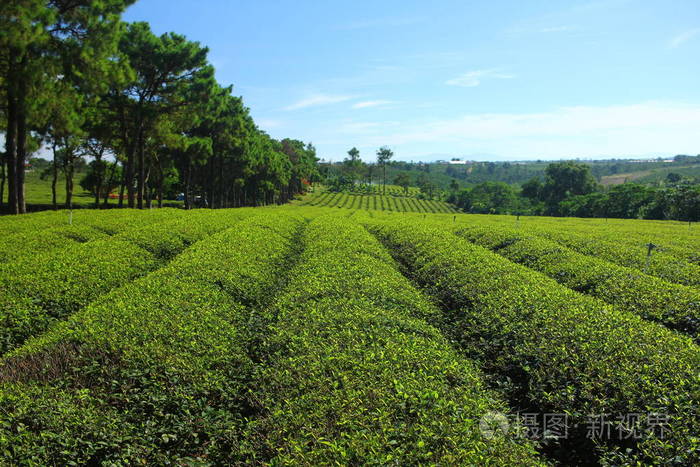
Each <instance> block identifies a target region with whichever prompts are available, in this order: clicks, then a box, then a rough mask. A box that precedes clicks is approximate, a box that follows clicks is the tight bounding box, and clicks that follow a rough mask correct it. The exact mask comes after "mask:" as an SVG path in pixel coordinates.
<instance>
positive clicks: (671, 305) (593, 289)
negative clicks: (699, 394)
mask: <svg viewBox="0 0 700 467" xmlns="http://www.w3.org/2000/svg"><path fill="white" fill-rule="evenodd" d="M457 234H458V235H460V236H462V237H464V238H466V239H468V240H469V241H471V242H473V243H476V244H477V245H480V246H483V247H486V248H488V249H490V250H492V251H495V252H496V253H498V254H499V255H501V256H503V257H505V258H508V259H509V260H511V261H514V262H516V263H519V264H522V265H524V266H527V267H528V268H530V269H534V270H536V271H539V272H541V273H544V274H546V275H547V276H549V277H551V278H552V279H554V280H556V281H557V282H559V283H560V284H562V285H565V286H567V287H569V288H570V289H573V290H576V291H579V292H582V293H585V294H588V295H592V296H594V297H597V298H600V299H601V300H603V301H605V302H607V303H610V304H612V305H614V306H615V307H616V308H618V309H619V310H626V311H630V312H632V313H636V314H638V315H640V316H642V317H643V318H645V319H649V320H652V321H658V322H660V323H662V324H664V325H665V326H667V327H669V328H671V329H675V330H678V331H680V332H683V333H686V334H688V335H690V336H691V337H693V338H694V339H696V340H697V339H698V333H699V332H700V291H698V290H696V289H694V288H692V287H686V286H683V285H679V284H674V283H670V282H666V281H663V280H661V279H659V278H657V277H654V276H648V275H646V274H643V273H641V272H640V271H639V270H636V269H631V268H626V267H624V266H618V265H617V264H614V263H610V262H607V261H603V260H601V259H598V258H595V257H591V256H585V255H582V254H580V253H576V252H575V251H573V250H570V249H568V248H566V247H564V246H562V245H559V244H558V243H556V242H552V241H550V240H546V239H543V238H539V237H536V236H534V235H531V234H527V233H523V232H521V231H518V230H515V229H506V228H497V227H478V226H477V227H469V228H461V229H459V230H458V231H457Z"/></svg>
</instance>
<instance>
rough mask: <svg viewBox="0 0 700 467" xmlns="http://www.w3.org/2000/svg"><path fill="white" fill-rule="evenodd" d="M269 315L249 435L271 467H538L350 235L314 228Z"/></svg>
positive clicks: (476, 380) (475, 376) (361, 237)
mask: <svg viewBox="0 0 700 467" xmlns="http://www.w3.org/2000/svg"><path fill="white" fill-rule="evenodd" d="M303 246H304V252H303V254H302V255H301V258H300V260H299V263H298V264H297V266H296V268H295V269H293V270H292V271H291V278H290V282H289V284H288V287H287V291H286V292H285V293H284V294H283V295H282V296H281V297H279V298H278V299H277V300H276V301H275V303H274V305H273V306H272V307H271V309H270V310H269V312H268V313H269V315H270V316H271V317H273V318H271V319H270V322H271V325H270V327H269V331H268V332H267V333H266V335H265V336H264V338H265V342H264V349H265V352H264V354H265V361H266V362H267V364H265V365H262V366H261V369H260V372H259V374H258V376H257V382H256V384H255V386H256V387H258V388H259V389H260V391H259V392H258V393H257V394H256V398H257V399H258V402H259V404H260V406H261V409H262V413H263V414H264V416H263V417H261V418H260V419H259V420H256V421H254V422H253V423H251V424H250V426H249V428H248V436H247V437H248V438H249V439H252V440H257V442H259V443H260V444H261V446H260V447H258V449H257V450H258V451H260V452H262V453H266V454H267V457H264V458H262V459H257V460H258V461H261V462H262V463H268V462H269V463H271V464H272V465H359V464H363V465H385V464H390V465H421V464H429V465H538V464H539V463H540V461H539V460H538V459H537V457H536V456H535V454H534V450H533V446H532V445H531V444H530V443H529V442H528V441H525V440H524V439H517V438H516V437H515V436H513V435H512V434H510V435H508V436H506V435H505V434H503V433H501V432H500V431H497V433H496V436H495V437H494V438H488V439H487V438H485V437H484V435H483V434H482V432H481V431H480V429H479V423H480V420H481V418H482V417H483V416H484V415H485V414H487V413H489V412H491V411H497V412H506V413H507V408H506V407H505V405H504V404H503V403H502V402H500V401H498V400H497V398H496V397H495V396H494V394H493V393H492V392H490V391H488V390H487V389H485V385H484V383H483V381H482V379H481V375H480V372H479V370H478V369H477V368H476V367H475V366H474V365H473V364H472V363H471V362H469V361H467V360H465V359H464V358H463V357H461V356H459V355H458V354H457V352H456V351H455V350H454V349H452V348H451V346H450V344H449V343H448V342H447V341H446V340H445V339H444V337H443V336H442V335H441V334H440V332H439V331H438V330H437V329H436V328H434V327H433V326H431V325H429V324H427V322H426V320H427V321H436V320H439V319H440V315H441V313H440V311H439V310H438V309H437V308H435V307H434V306H433V305H432V304H430V303H429V302H428V300H427V299H426V297H424V296H422V294H421V293H420V292H419V291H418V290H416V289H415V288H414V287H412V285H411V284H410V282H409V281H408V280H407V279H406V278H405V277H403V276H402V275H401V273H400V272H398V271H397V270H396V268H395V264H394V262H393V260H392V259H391V257H390V256H389V254H388V253H387V252H386V250H384V249H383V248H382V247H381V245H380V244H379V242H377V240H376V239H374V238H373V237H372V236H371V235H370V234H369V233H368V232H367V231H366V230H365V229H363V228H362V227H361V226H360V225H359V224H357V223H354V222H352V221H351V220H347V219H343V218H340V217H339V216H326V217H319V218H317V219H316V220H313V221H312V222H311V223H310V225H309V227H308V228H307V230H306V232H305V235H304V240H303Z"/></svg>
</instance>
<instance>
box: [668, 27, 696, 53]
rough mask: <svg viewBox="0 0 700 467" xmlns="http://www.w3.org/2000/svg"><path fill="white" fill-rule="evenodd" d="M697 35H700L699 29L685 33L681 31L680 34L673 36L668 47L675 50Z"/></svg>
mask: <svg viewBox="0 0 700 467" xmlns="http://www.w3.org/2000/svg"><path fill="white" fill-rule="evenodd" d="M698 34H700V28H695V29H688V30H687V31H683V32H682V33H680V34H678V35H676V36H673V37H672V38H671V40H670V41H669V42H668V46H669V47H670V48H671V49H675V48H676V47H680V46H681V45H683V44H684V43H686V42H688V41H689V40H691V39H692V38H694V37H695V36H697V35H698Z"/></svg>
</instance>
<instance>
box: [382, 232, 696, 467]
mask: <svg viewBox="0 0 700 467" xmlns="http://www.w3.org/2000/svg"><path fill="white" fill-rule="evenodd" d="M368 223H369V225H370V228H371V229H372V231H373V232H375V233H376V235H377V236H378V237H379V238H380V239H381V240H382V241H383V242H384V243H385V245H386V246H387V247H388V248H389V249H390V250H391V251H392V253H393V254H394V255H395V257H396V258H397V259H398V260H399V261H401V262H402V263H403V264H404V267H405V269H406V271H407V273H408V274H410V275H411V277H413V278H414V279H415V281H417V282H418V283H419V284H421V285H422V286H423V287H425V289H426V290H427V291H428V292H429V293H430V294H432V295H433V296H434V297H435V298H436V299H438V300H439V301H440V302H441V304H442V307H443V309H444V310H445V313H446V315H447V316H449V317H450V320H451V323H450V326H449V327H448V328H447V329H448V330H449V332H450V334H451V335H452V336H453V337H454V339H455V341H457V342H458V343H459V344H460V345H461V347H462V348H463V349H464V350H465V351H466V352H467V353H468V354H469V355H472V356H474V357H475V358H477V359H479V360H480V361H481V362H482V364H483V368H484V371H486V372H487V373H489V374H493V375H495V376H496V377H497V378H498V380H499V381H500V384H501V385H502V387H503V389H504V390H505V391H506V392H507V393H508V394H509V397H510V398H511V400H512V401H519V402H517V404H518V406H519V408H521V409H523V410H524V411H526V412H537V413H540V414H546V413H556V414H565V415H566V417H567V418H568V421H569V428H568V433H567V436H566V437H565V439H561V440H559V443H560V444H559V446H560V447H561V451H559V453H558V456H564V454H563V453H564V452H567V453H568V454H567V455H568V456H569V457H568V458H567V457H566V456H564V457H563V458H564V459H565V462H584V461H586V462H590V456H591V455H592V454H593V453H594V452H597V453H598V455H599V456H600V458H599V460H600V461H601V462H608V461H609V462H613V463H625V462H630V463H636V462H639V463H659V464H679V465H681V464H682V465H693V464H697V463H698V462H700V446H699V443H698V437H697V434H698V433H699V432H700V417H698V416H697V410H698V403H699V401H700V374H699V373H698V368H700V348H699V347H698V346H697V345H696V344H694V343H693V342H692V340H691V339H689V338H686V337H683V336H680V335H678V334H676V333H674V332H672V331H670V330H668V329H666V328H664V327H663V326H661V325H659V324H656V323H651V322H648V321H644V320H643V319H642V318H640V317H639V316H637V315H634V314H631V313H627V312H621V311H619V310H617V309H614V308H612V307H610V306H609V305H607V304H604V303H603V302H601V301H599V300H596V299H593V298H590V297H587V296H584V295H581V294H579V293H577V292H574V291H572V290H570V289H568V288H566V287H563V286H561V285H560V284H558V283H557V282H555V281H554V280H552V279H550V278H548V277H546V276H544V275H542V274H540V273H537V272H534V271H532V270H530V269H527V268H525V267H524V266H520V265H517V264H514V263H512V262H510V261H508V260H507V259H505V258H503V257H500V256H498V255H496V254H494V253H492V252H490V251H488V250H486V249H484V248H481V247H479V246H476V245H473V244H472V243H470V242H468V241H467V240H465V239H462V238H460V237H458V236H456V235H454V234H452V233H450V232H447V231H445V229H444V223H442V222H441V223H436V224H433V225H431V224H429V223H418V222H414V223H413V225H411V224H409V223H400V222H394V223H389V222H377V221H368ZM512 403H515V402H512ZM630 413H639V414H643V416H646V418H642V419H641V420H637V422H639V426H637V422H635V423H634V426H631V427H625V423H624V420H623V423H621V424H617V425H614V426H612V427H611V429H612V430H617V429H619V430H620V433H622V434H624V435H630V436H624V437H623V436H620V438H622V439H619V440H618V439H612V438H611V439H608V438H591V437H589V436H587V435H588V433H587V430H586V428H587V425H588V423H589V422H590V418H589V417H591V416H597V415H601V414H608V415H609V416H611V417H615V416H618V415H619V416H622V417H624V416H626V415H628V414H630ZM659 414H660V415H659ZM655 417H656V418H655ZM658 417H667V418H668V420H667V421H668V423H667V424H664V426H663V429H662V430H660V429H659V427H658V426H657V424H656V423H654V422H655V421H657V420H658ZM613 420H614V418H613ZM637 428H639V430H637ZM614 432H615V431H613V433H614ZM638 432H641V433H643V435H644V436H643V437H641V438H637V437H635V436H632V434H634V433H638ZM560 458H562V457H560ZM586 459H587V460H586Z"/></svg>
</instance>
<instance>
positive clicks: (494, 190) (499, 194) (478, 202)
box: [448, 182, 518, 214]
mask: <svg viewBox="0 0 700 467" xmlns="http://www.w3.org/2000/svg"><path fill="white" fill-rule="evenodd" d="M448 201H450V202H452V203H453V204H455V205H456V206H457V207H458V208H460V209H462V210H464V211H467V212H472V213H478V214H503V213H510V212H512V211H515V210H517V207H518V198H517V196H516V194H515V190H514V189H513V188H512V187H511V186H510V185H508V184H506V183H503V182H484V183H480V184H478V185H476V186H474V187H472V188H466V189H464V190H462V191H459V192H457V193H455V194H454V195H452V197H451V198H450V199H449V200H448Z"/></svg>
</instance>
